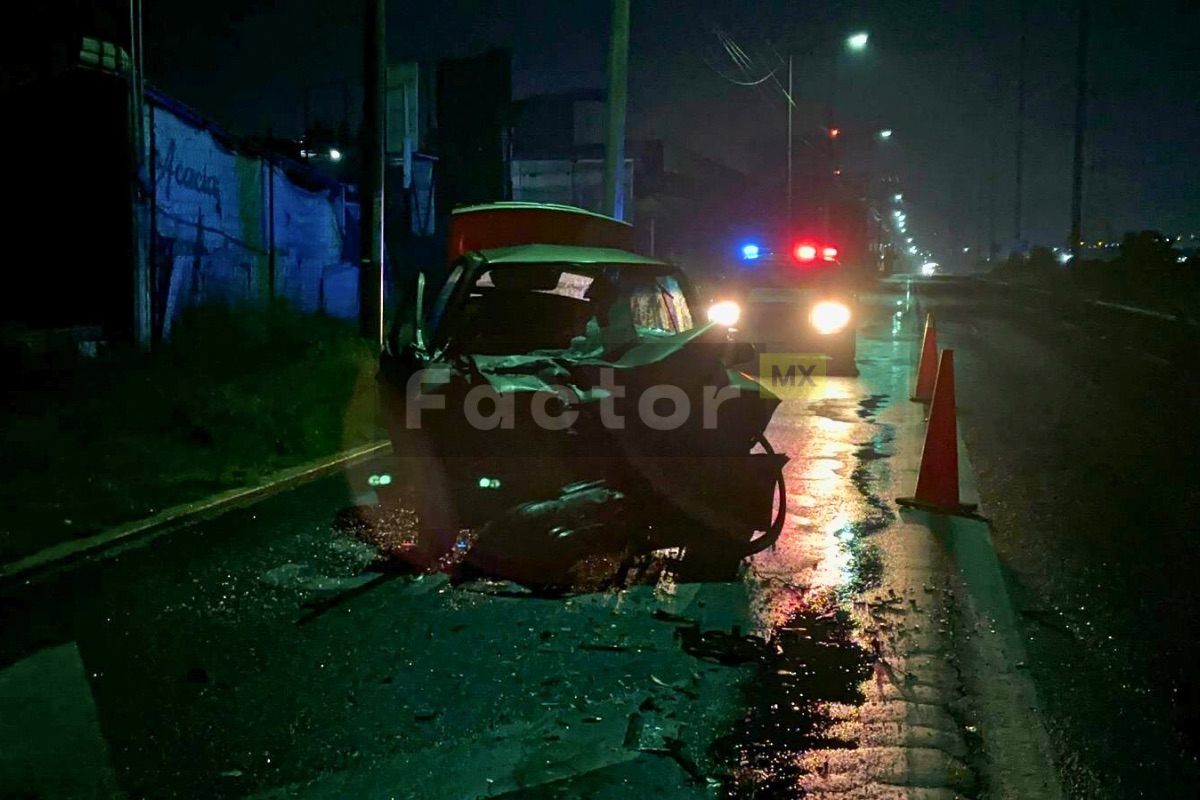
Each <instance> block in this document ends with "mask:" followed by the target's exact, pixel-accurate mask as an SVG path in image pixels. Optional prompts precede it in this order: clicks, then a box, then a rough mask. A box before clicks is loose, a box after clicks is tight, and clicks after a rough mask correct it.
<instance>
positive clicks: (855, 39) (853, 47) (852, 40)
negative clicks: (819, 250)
mask: <svg viewBox="0 0 1200 800" xmlns="http://www.w3.org/2000/svg"><path fill="white" fill-rule="evenodd" d="M870 39H871V36H870V34H868V33H867V32H866V31H857V32H855V33H852V34H850V35H849V36H847V37H846V38H845V39H844V40H843V46H842V47H840V48H838V49H837V50H835V51H834V54H833V70H832V73H833V74H832V75H831V76H830V80H829V108H828V109H827V113H828V115H829V116H828V119H826V120H825V130H827V131H831V132H832V131H835V130H837V125H836V121H835V113H834V109H835V108H836V107H837V89H838V86H837V84H838V67H839V62H840V61H841V55H842V51H843V50H848V51H849V52H851V53H861V52H863V51H864V50H866V49H867V42H869V41H870ZM836 138H837V137H836V134H835V135H831V136H830V137H829V139H828V146H829V163H830V165H831V166H832V167H833V174H834V175H835V176H837V175H838V174H839V170H838V169H837V142H836ZM836 187H837V180H836V177H835V178H834V180H832V181H831V182H830V184H829V196H828V197H827V198H826V199H825V235H826V236H829V233H830V213H829V212H830V207H831V206H832V204H833V193H834V191H835V190H836Z"/></svg>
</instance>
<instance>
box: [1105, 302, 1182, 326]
mask: <svg viewBox="0 0 1200 800" xmlns="http://www.w3.org/2000/svg"><path fill="white" fill-rule="evenodd" d="M1087 302H1088V303H1091V304H1092V305H1094V306H1104V307H1105V308H1115V309H1117V310H1119V311H1128V312H1129V313H1131V314H1143V315H1145V316H1147V317H1156V318H1158V319H1166V320H1170V321H1171V322H1178V321H1179V317H1177V316H1175V315H1174V314H1168V313H1166V312H1165V311H1154V310H1153V309H1149V308H1140V307H1138V306H1127V305H1125V304H1124V303H1111V302H1109V301H1107V300H1088V301H1087Z"/></svg>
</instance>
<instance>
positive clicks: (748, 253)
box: [742, 244, 761, 261]
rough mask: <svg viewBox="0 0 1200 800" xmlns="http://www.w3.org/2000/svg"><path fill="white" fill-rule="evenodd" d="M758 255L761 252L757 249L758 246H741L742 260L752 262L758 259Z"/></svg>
mask: <svg viewBox="0 0 1200 800" xmlns="http://www.w3.org/2000/svg"><path fill="white" fill-rule="evenodd" d="M760 253H761V251H760V250H759V249H758V245H756V244H747V245H742V258H744V259H746V260H747V261H753V260H754V259H756V258H758V256H759V254H760Z"/></svg>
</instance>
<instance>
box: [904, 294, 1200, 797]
mask: <svg viewBox="0 0 1200 800" xmlns="http://www.w3.org/2000/svg"><path fill="white" fill-rule="evenodd" d="M918 286H919V290H918V293H919V296H920V297H921V300H922V302H923V304H924V307H925V308H927V309H930V310H932V311H934V313H935V315H936V319H937V323H938V332H939V335H940V341H939V344H940V345H941V346H942V347H953V348H954V349H955V351H956V352H955V365H956V367H957V378H958V380H957V389H958V411H959V420H960V423H959V425H960V427H959V433H960V436H962V437H963V438H964V440H965V442H966V444H967V448H968V452H969V454H970V457H971V460H972V462H973V467H974V469H975V472H976V478H977V483H978V489H979V492H980V495H981V499H982V501H983V504H984V509H985V512H986V513H987V514H988V516H989V517H991V519H992V521H993V523H994V526H995V532H994V541H995V545H996V548H997V551H998V554H999V556H1000V559H1001V561H1002V563H1003V564H1004V565H1005V567H1006V569H1007V570H1008V578H1009V581H1010V585H1011V587H1012V593H1013V598H1014V602H1015V603H1016V604H1017V606H1018V610H1019V612H1020V616H1021V619H1022V620H1023V624H1024V626H1025V633H1026V635H1027V638H1028V641H1029V652H1030V659H1031V663H1030V664H1029V668H1030V670H1031V672H1032V675H1033V676H1034V679H1035V681H1036V684H1037V686H1038V691H1039V699H1040V701H1041V704H1042V706H1043V710H1044V713H1045V717H1046V723H1047V727H1048V729H1049V731H1050V733H1051V736H1052V738H1053V739H1054V740H1055V742H1056V745H1057V747H1058V758H1059V761H1060V768H1061V770H1062V774H1063V779H1064V783H1065V788H1066V789H1067V790H1068V793H1069V794H1070V796H1073V797H1102V798H1132V797H1147V798H1174V797H1180V798H1184V797H1187V798H1191V797H1195V796H1196V791H1197V787H1198V786H1200V769H1198V768H1197V760H1196V759H1197V755H1198V754H1200V635H1198V632H1200V331H1198V330H1197V329H1196V328H1195V327H1190V326H1188V325H1186V324H1178V323H1175V322H1172V321H1168V320H1162V319H1157V318H1154V317H1149V316H1144V315H1137V314H1132V313H1129V312H1124V311H1120V310H1116V309H1109V308H1102V307H1097V306H1094V305H1087V304H1083V303H1079V302H1073V301H1068V300H1064V299H1060V298H1056V297H1054V296H1051V295H1048V294H1044V293H1038V292H1034V291H1031V290H1028V289H1015V288H1005V287H1000V286H996V285H989V284H987V283H984V282H980V281H974V280H952V279H947V280H944V281H936V280H935V281H925V282H921V283H920V284H918Z"/></svg>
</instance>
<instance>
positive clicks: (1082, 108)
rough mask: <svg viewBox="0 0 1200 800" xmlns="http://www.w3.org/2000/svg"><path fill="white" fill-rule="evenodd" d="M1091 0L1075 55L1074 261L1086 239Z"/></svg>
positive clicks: (1084, 2)
mask: <svg viewBox="0 0 1200 800" xmlns="http://www.w3.org/2000/svg"><path fill="white" fill-rule="evenodd" d="M1088 6H1089V0H1079V46H1078V50H1077V52H1076V59H1077V64H1076V70H1077V71H1076V76H1075V82H1076V88H1075V91H1076V95H1075V167H1074V171H1073V175H1072V176H1071V257H1072V260H1074V259H1075V258H1077V257H1078V256H1079V241H1080V239H1082V238H1083V230H1082V228H1083V136H1084V129H1085V128H1086V127H1087V60H1088V10H1089V8H1088Z"/></svg>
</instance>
